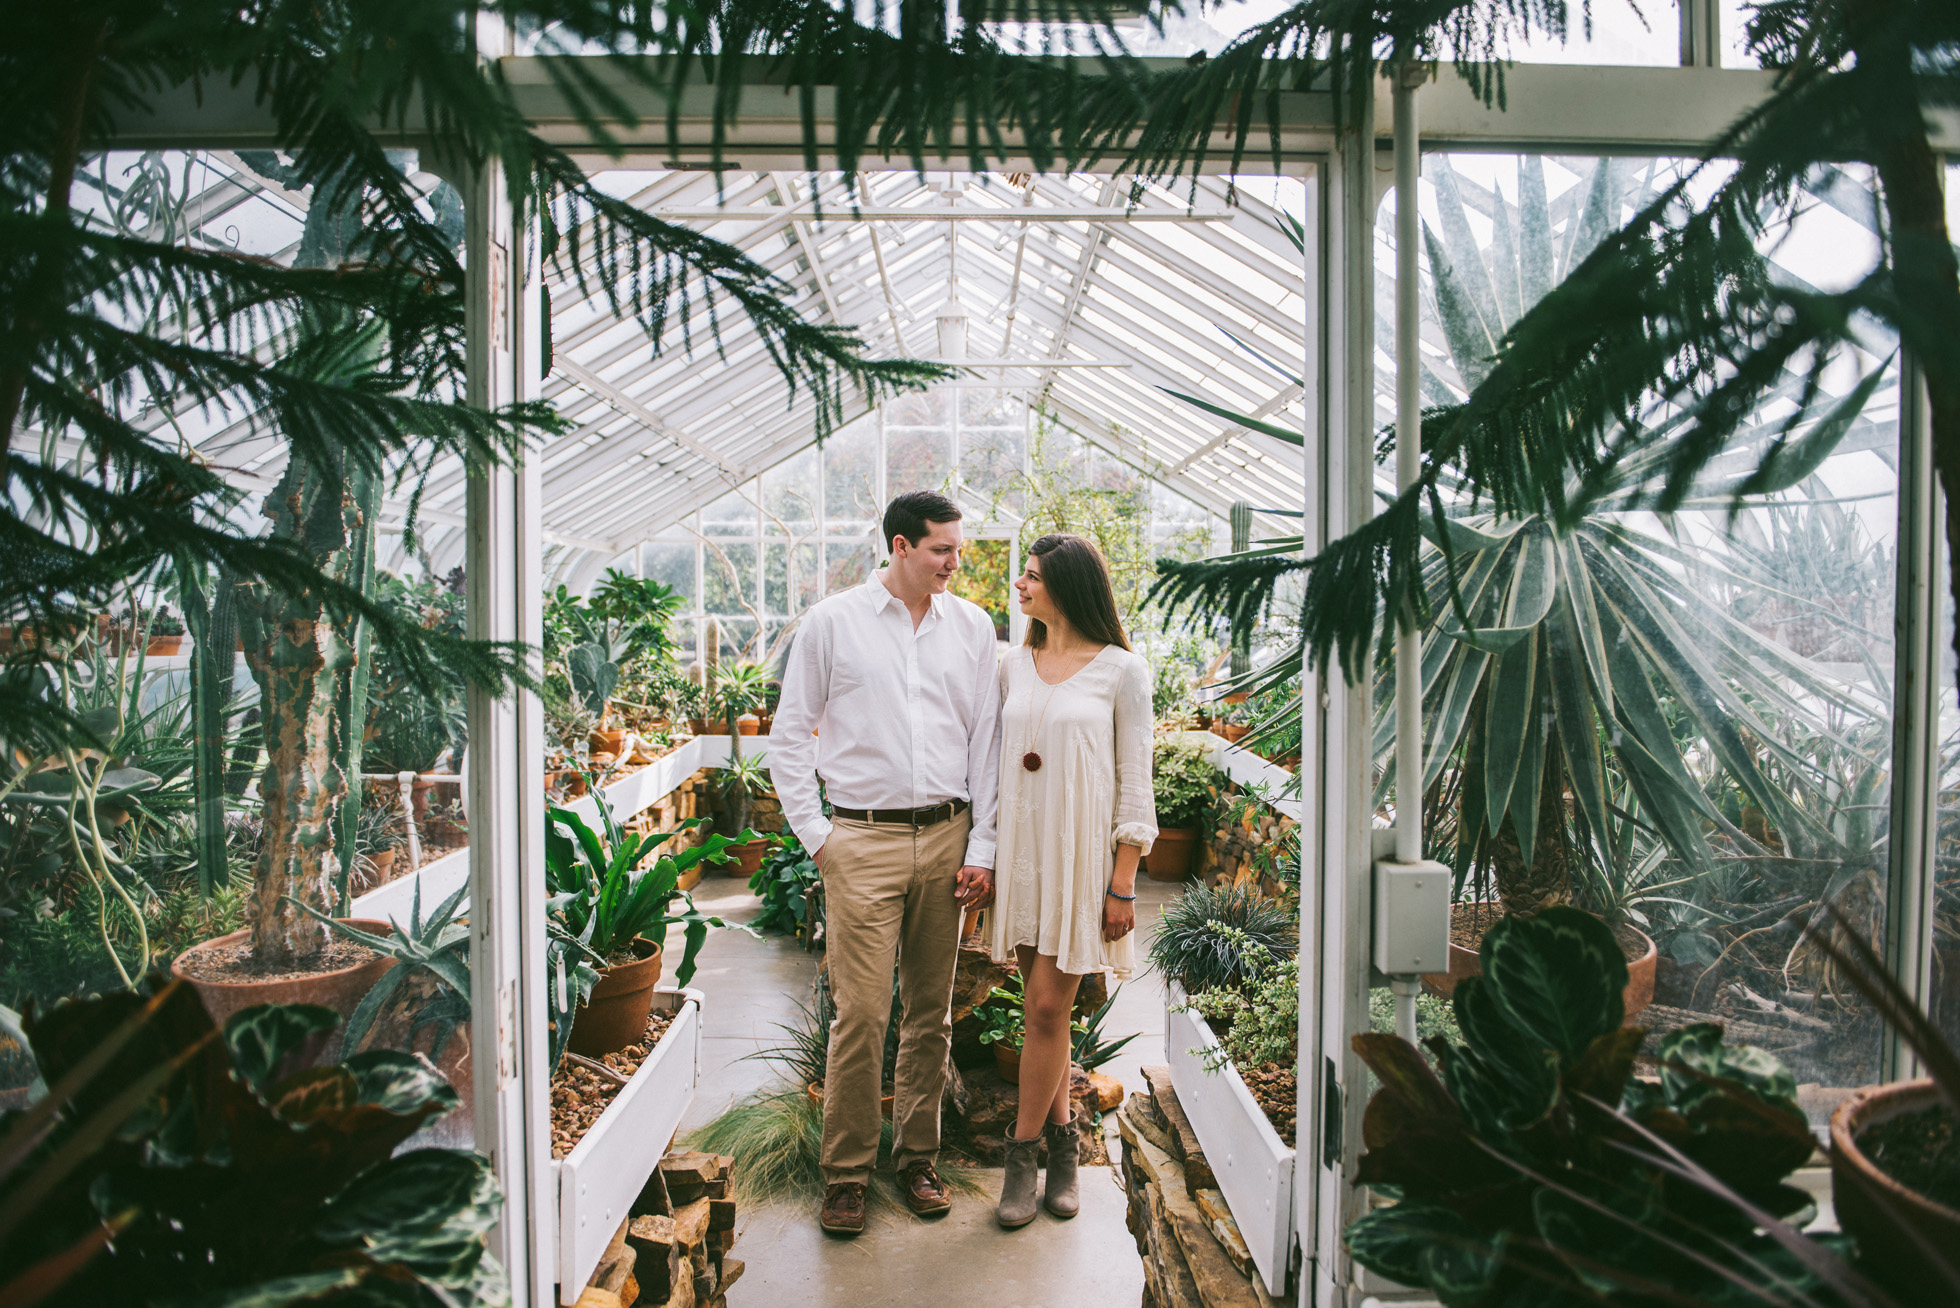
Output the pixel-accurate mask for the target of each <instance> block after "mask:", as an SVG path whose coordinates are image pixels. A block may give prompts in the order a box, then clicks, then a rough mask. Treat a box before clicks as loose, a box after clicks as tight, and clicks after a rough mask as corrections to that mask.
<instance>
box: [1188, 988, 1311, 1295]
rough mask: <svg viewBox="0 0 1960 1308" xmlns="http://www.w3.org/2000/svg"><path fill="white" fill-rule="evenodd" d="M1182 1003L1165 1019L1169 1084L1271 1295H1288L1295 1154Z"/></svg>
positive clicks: (1207, 1031) (1209, 1034) (1201, 1023)
mask: <svg viewBox="0 0 1960 1308" xmlns="http://www.w3.org/2000/svg"><path fill="white" fill-rule="evenodd" d="M1183 1001H1184V994H1183V992H1182V991H1180V990H1179V989H1178V988H1177V987H1176V986H1172V987H1171V988H1170V993H1169V998H1168V1000H1167V1001H1166V1008H1165V1012H1164V1052H1165V1054H1166V1055H1167V1057H1168V1059H1169V1062H1170V1066H1171V1085H1172V1086H1173V1087H1174V1088H1175V1089H1176V1090H1177V1102H1178V1105H1179V1106H1180V1107H1182V1108H1183V1109H1184V1115H1185V1117H1187V1118H1189V1119H1190V1122H1191V1129H1192V1130H1193V1131H1195V1132H1196V1133H1197V1136H1198V1144H1199V1146H1200V1147H1201V1148H1203V1150H1204V1151H1205V1161H1206V1162H1208V1163H1210V1164H1211V1170H1212V1174H1213V1175H1214V1176H1216V1177H1217V1178H1218V1188H1219V1190H1220V1192H1221V1193H1223V1194H1224V1196H1225V1205H1226V1207H1228V1208H1230V1209H1231V1210H1232V1220H1233V1221H1235V1222H1237V1223H1238V1224H1239V1233H1240V1234H1241V1235H1243V1236H1244V1237H1245V1243H1246V1248H1248V1249H1250V1250H1251V1251H1252V1261H1253V1264H1254V1266H1256V1267H1257V1268H1258V1269H1259V1275H1260V1278H1261V1279H1262V1280H1264V1281H1265V1283H1266V1288H1267V1289H1268V1290H1269V1291H1271V1292H1272V1293H1273V1294H1274V1295H1280V1294H1283V1293H1284V1292H1285V1290H1286V1274H1287V1270H1288V1267H1289V1265H1290V1264H1291V1261H1292V1257H1293V1243H1294V1236H1295V1229H1294V1220H1293V1147H1292V1146H1291V1145H1289V1144H1288V1143H1287V1142H1286V1141H1284V1140H1281V1139H1280V1138H1279V1132H1277V1131H1275V1130H1273V1124H1272V1123H1271V1122H1269V1121H1267V1120H1266V1114H1265V1111H1264V1110H1263V1109H1261V1108H1260V1107H1259V1103H1258V1101H1257V1100H1255V1099H1254V1098H1253V1097H1252V1091H1250V1090H1248V1089H1246V1085H1245V1080H1244V1078H1242V1077H1240V1076H1239V1073H1238V1069H1237V1068H1235V1067H1233V1066H1232V1065H1231V1063H1230V1062H1228V1061H1224V1059H1225V1053H1224V1050H1223V1049H1221V1048H1220V1047H1219V1044H1218V1037H1217V1036H1215V1035H1213V1034H1212V1032H1211V1027H1210V1026H1208V1025H1207V1024H1206V1022H1205V1020H1204V1019H1203V1018H1202V1017H1199V1016H1198V1015H1197V1014H1196V1013H1192V1012H1186V1011H1182V1010H1180V1009H1179V1008H1178V1007H1177V1005H1179V1004H1181V1003H1182V1002H1183ZM1207 1051H1216V1052H1215V1053H1213V1054H1212V1057H1213V1059H1214V1061H1219V1062H1221V1063H1222V1065H1221V1066H1220V1067H1219V1069H1218V1070H1217V1071H1215V1072H1213V1071H1208V1070H1207V1069H1206V1067H1205V1055H1206V1053H1207Z"/></svg>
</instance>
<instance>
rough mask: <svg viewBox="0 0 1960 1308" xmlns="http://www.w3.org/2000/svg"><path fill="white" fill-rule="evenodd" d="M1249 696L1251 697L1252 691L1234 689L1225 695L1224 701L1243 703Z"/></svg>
mask: <svg viewBox="0 0 1960 1308" xmlns="http://www.w3.org/2000/svg"><path fill="white" fill-rule="evenodd" d="M1251 698H1252V692H1251V691H1249V690H1235V691H1233V692H1232V693H1231V694H1229V695H1227V696H1226V697H1225V702H1226V703H1227V704H1243V703H1245V702H1246V701H1247V700H1249V699H1251Z"/></svg>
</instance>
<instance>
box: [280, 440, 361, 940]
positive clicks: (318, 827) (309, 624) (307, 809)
mask: <svg viewBox="0 0 1960 1308" xmlns="http://www.w3.org/2000/svg"><path fill="white" fill-rule="evenodd" d="M336 472H338V473H339V474H340V475H335V474H336ZM356 472H357V470H356V469H354V468H351V467H342V468H339V469H335V468H333V467H331V466H330V467H328V468H324V469H323V468H320V467H318V466H316V465H315V464H313V463H312V462H310V461H308V460H305V459H300V458H295V459H293V460H292V461H291V462H290V463H288V464H287V467H286V473H285V475H284V476H283V477H281V478H280V480H279V484H278V486H276V487H275V488H274V489H273V492H272V494H271V495H270V496H268V497H267V500H266V516H267V517H269V518H271V519H272V523H273V531H274V534H275V535H277V536H280V537H282V538H285V539H287V540H291V541H294V542H296V543H297V544H299V545H300V546H301V548H303V549H304V550H305V551H306V553H307V555H308V559H309V561H310V562H311V563H313V564H314V565H315V566H316V567H318V568H319V569H320V570H321V571H322V572H325V573H328V574H329V575H336V576H345V575H346V574H347V573H349V572H350V571H352V570H353V569H354V567H355V566H356V564H357V562H358V556H360V555H361V554H362V553H363V551H361V550H360V549H359V548H358V543H359V542H360V541H361V540H363V539H364V537H365V535H366V531H367V526H368V521H370V520H371V514H370V515H367V516H366V517H364V515H363V513H362V506H361V504H360V503H359V501H360V499H361V498H363V497H361V496H358V495H357V494H356V493H355V491H356V486H355V482H356ZM263 616H264V631H263V634H264V639H265V645H264V647H263V648H262V650H261V651H260V658H261V661H262V666H263V672H262V674H261V685H262V687H263V689H264V713H265V720H264V730H265V745H266V766H265V774H264V776H263V777H262V778H261V779H260V781H259V799H260V801H261V804H262V806H263V814H264V842H263V844H262V846H261V848H260V851H259V861H258V867H257V869H256V871H255V876H254V886H253V891H252V906H251V928H252V954H253V957H254V958H256V959H257V960H258V961H259V962H260V963H261V964H271V965H278V964H293V963H304V962H305V961H306V960H308V959H311V958H316V957H317V956H318V955H319V954H321V953H322V952H323V951H324V950H325V949H326V947H327V943H328V939H329V933H328V931H327V928H326V926H325V924H323V923H322V922H320V921H319V920H318V919H317V918H312V917H308V916H307V915H306V914H304V913H302V912H300V911H299V909H298V908H296V907H294V904H295V903H299V904H306V905H310V906H311V907H314V908H317V909H319V910H320V911H322V912H324V913H331V912H332V911H333V910H334V909H335V908H336V907H337V901H338V899H339V895H338V893H337V888H338V885H339V882H340V874H341V869H340V862H339V859H338V858H336V857H335V853H334V819H335V817H336V816H337V814H338V812H339V809H340V801H341V799H342V798H343V797H344V796H345V795H346V794H347V788H348V778H347V776H346V774H345V773H344V772H342V770H341V763H340V758H339V750H338V748H337V746H338V745H339V744H340V740H339V736H340V731H339V713H340V708H341V700H342V682H343V681H344V680H345V678H346V675H347V674H348V673H350V672H351V671H352V669H353V667H354V665H355V647H354V644H353V642H352V641H350V640H349V638H348V637H349V633H347V632H343V631H342V630H340V629H339V628H338V627H336V625H335V623H334V621H333V619H332V617H331V615H330V614H329V613H328V612H327V611H326V609H325V607H324V605H323V603H322V599H321V597H320V596H318V595H315V594H313V593H311V592H303V593H300V594H297V595H291V596H286V595H270V596H268V599H267V603H266V606H265V610H264V615H263ZM289 901H291V902H289Z"/></svg>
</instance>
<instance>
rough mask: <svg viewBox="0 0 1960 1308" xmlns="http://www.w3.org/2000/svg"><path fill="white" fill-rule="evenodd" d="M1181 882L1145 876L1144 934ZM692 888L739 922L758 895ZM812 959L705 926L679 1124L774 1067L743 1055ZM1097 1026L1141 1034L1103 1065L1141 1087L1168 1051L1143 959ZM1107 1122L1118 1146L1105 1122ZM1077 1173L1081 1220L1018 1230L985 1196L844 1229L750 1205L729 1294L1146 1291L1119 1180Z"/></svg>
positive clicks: (1085, 1298)
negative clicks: (684, 1108) (695, 1071)
mask: <svg viewBox="0 0 1960 1308" xmlns="http://www.w3.org/2000/svg"><path fill="white" fill-rule="evenodd" d="M1178 889H1179V887H1177V886H1174V885H1164V884H1160V883H1157V882H1151V881H1145V882H1143V883H1142V885H1141V887H1140V889H1139V892H1138V894H1139V897H1138V900H1137V910H1138V911H1137V925H1138V937H1139V943H1140V944H1142V943H1143V942H1147V941H1148V940H1149V938H1150V935H1151V933H1152V931H1153V930H1154V929H1155V926H1156V921H1157V914H1158V913H1159V911H1160V910H1161V908H1162V906H1163V904H1164V902H1165V901H1166V900H1167V899H1169V898H1170V897H1171V895H1172V894H1174V893H1175V892H1176V891H1177V890H1178ZM694 901H695V903H696V904H697V905H698V906H699V907H701V908H702V909H704V910H706V911H708V912H711V913H715V914H717V915H719V916H721V917H723V918H724V919H726V920H728V921H730V922H745V921H747V920H748V919H749V918H751V917H753V916H754V914H755V912H756V908H757V901H756V899H755V897H754V896H753V895H751V894H750V893H749V891H748V885H747V883H746V882H745V881H743V880H740V879H738V878H733V877H710V878H709V879H708V880H706V881H704V882H702V884H701V885H700V886H699V887H698V888H697V889H696V891H695V895H694ZM816 966H817V963H816V956H815V955H813V954H807V953H805V952H804V951H803V950H802V949H801V948H799V947H798V946H797V945H796V944H795V943H794V942H792V941H790V940H788V939H786V938H783V937H770V938H767V939H764V940H756V939H753V938H751V937H749V936H747V935H746V934H743V933H741V932H733V931H730V932H716V933H714V934H712V935H710V936H709V938H708V943H707V945H706V946H705V947H704V948H703V949H702V951H701V961H700V967H699V969H698V970H697V971H696V973H695V976H694V980H693V982H692V983H691V984H692V985H693V986H694V988H696V989H698V990H701V991H702V992H703V993H704V994H705V995H706V996H707V1003H706V1007H705V1010H704V1012H703V1015H702V1016H703V1053H702V1067H701V1084H700V1087H699V1089H697V1090H696V1092H695V1097H694V1105H693V1107H692V1108H691V1109H690V1110H689V1112H688V1115H687V1117H686V1118H685V1119H684V1120H683V1122H682V1124H681V1134H682V1135H683V1136H685V1135H686V1134H687V1133H688V1132H690V1131H693V1130H694V1129H696V1128H697V1127H700V1126H701V1125H703V1124H705V1123H706V1122H708V1121H709V1120H711V1119H712V1118H714V1117H715V1116H716V1115H717V1114H719V1113H720V1112H721V1111H722V1110H723V1109H725V1108H727V1107H728V1106H729V1105H730V1104H732V1103H734V1102H736V1101H737V1100H739V1099H741V1098H743V1097H744V1096H746V1095H748V1094H749V1093H751V1092H752V1091H754V1090H757V1089H760V1088H761V1087H763V1086H766V1085H771V1084H774V1083H775V1082H776V1081H777V1080H778V1079H779V1078H778V1072H777V1070H776V1068H775V1067H774V1066H772V1065H770V1064H768V1063H765V1062H762V1061H761V1060H755V1059H752V1060H748V1061H743V1059H744V1056H745V1055H747V1054H751V1053H753V1052H755V1051H756V1050H757V1049H762V1048H767V1047H769V1046H771V1045H774V1044H777V1043H780V1040H781V1035H782V1033H781V1032H779V1031H777V1030H776V1029H775V1027H776V1025H777V1024H778V1023H794V1022H795V1021H796V1020H797V1019H798V1017H799V1016H800V1015H799V1013H798V1012H797V1004H798V1003H799V1002H808V999H809V995H810V983H811V981H812V980H813V978H814V977H815V975H816ZM1103 1030H1104V1033H1105V1034H1106V1035H1107V1036H1109V1037H1111V1038H1112V1039H1114V1038H1120V1037H1122V1036H1125V1035H1128V1034H1129V1033H1130V1032H1132V1031H1135V1032H1139V1033H1140V1034H1139V1035H1138V1037H1137V1039H1135V1040H1133V1041H1132V1042H1131V1043H1130V1044H1129V1045H1128V1046H1127V1047H1125V1048H1124V1050H1123V1052H1122V1053H1121V1054H1119V1055H1118V1056H1117V1057H1116V1058H1115V1059H1114V1060H1113V1061H1111V1062H1110V1063H1108V1064H1106V1065H1105V1066H1104V1067H1103V1069H1102V1070H1103V1071H1105V1072H1107V1073H1109V1074H1110V1075H1113V1076H1116V1077H1118V1078H1119V1079H1121V1080H1122V1082H1123V1083H1124V1085H1125V1086H1126V1087H1128V1088H1129V1089H1131V1090H1135V1089H1138V1088H1141V1086H1142V1084H1143V1078H1142V1076H1141V1075H1140V1074H1139V1072H1138V1069H1139V1068H1140V1067H1142V1066H1143V1065H1144V1064H1146V1063H1161V1062H1163V1061H1164V1036H1163V1031H1164V991H1163V984H1162V982H1161V981H1160V980H1159V979H1158V978H1157V976H1156V975H1155V974H1154V973H1146V972H1140V973H1139V974H1138V975H1136V976H1135V977H1132V978H1131V979H1130V980H1129V981H1128V982H1125V983H1124V985H1123V990H1122V994H1121V995H1120V996H1119V998H1118V999H1117V1003H1116V1007H1115V1009H1114V1010H1113V1011H1112V1012H1111V1014H1110V1017H1109V1020H1108V1021H1107V1022H1106V1023H1105V1024H1104V1027H1103ZM1107 1129H1108V1131H1109V1135H1110V1143H1111V1147H1112V1151H1113V1150H1114V1146H1115V1127H1114V1125H1113V1123H1112V1124H1111V1125H1110V1126H1109V1127H1108V1128H1107ZM999 1175H1000V1173H999V1171H998V1170H994V1171H992V1172H990V1173H987V1174H986V1176H987V1177H988V1183H989V1188H990V1189H997V1188H998V1182H997V1178H998V1177H999ZM1082 1183H1083V1184H1082V1190H1083V1194H1082V1212H1081V1214H1080V1215H1079V1216H1077V1217H1076V1218H1075V1220H1073V1221H1069V1222H1061V1221H1056V1220H1054V1219H1052V1218H1050V1217H1048V1216H1047V1215H1046V1214H1044V1215H1043V1216H1041V1217H1040V1218H1037V1219H1036V1220H1035V1222H1034V1223H1032V1224H1031V1225H1029V1226H1027V1227H1024V1228H1023V1229H1021V1230H1019V1231H1015V1232H1004V1231H1001V1230H1000V1229H999V1228H998V1227H996V1226H995V1225H994V1220H993V1203H992V1200H991V1199H990V1198H976V1197H969V1196H964V1195H963V1196H959V1197H957V1198H956V1199H955V1201H954V1209H953V1212H952V1213H951V1214H950V1215H949V1216H947V1217H946V1218H944V1219H942V1220H940V1221H937V1222H931V1223H926V1222H919V1221H915V1220H913V1219H911V1218H910V1217H897V1218H891V1219H888V1220H885V1221H879V1220H877V1219H875V1218H874V1219H873V1221H872V1223H871V1225H870V1227H869V1228H868V1229H867V1230H866V1231H865V1233H864V1234H863V1235H862V1236H860V1237H859V1238H857V1239H856V1240H849V1241H840V1240H832V1239H828V1238H826V1237H825V1236H824V1235H823V1234H822V1232H820V1231H819V1230H818V1229H817V1226H816V1220H815V1218H816V1215H815V1213H814V1212H805V1211H803V1210H802V1207H803V1206H802V1205H798V1206H796V1207H795V1208H791V1207H790V1206H788V1205H776V1206H771V1207H767V1208H763V1209H760V1210H752V1211H746V1212H744V1213H742V1214H741V1219H740V1220H741V1238H740V1241H739V1242H738V1244H737V1245H736V1248H735V1253H734V1255H733V1256H735V1257H737V1258H740V1259H742V1260H743V1262H745V1263H746V1264H747V1268H748V1270H747V1272H746V1273H745V1274H744V1276H743V1278H742V1280H741V1281H740V1282H739V1283H738V1284H737V1285H736V1286H735V1287H734V1289H733V1290H732V1291H731V1292H730V1298H731V1299H732V1300H733V1301H734V1303H735V1304H736V1305H737V1306H738V1308H739V1306H740V1305H744V1304H759V1305H777V1304H792V1303H793V1304H799V1305H804V1304H807V1305H810V1306H811V1308H830V1306H832V1305H834V1306H835V1308H858V1306H859V1305H882V1304H892V1305H901V1304H903V1305H910V1304H917V1303H919V1302H921V1301H925V1302H954V1303H971V1304H983V1305H986V1306H987V1308H1135V1305H1136V1304H1137V1303H1138V1301H1139V1300H1140V1299H1141V1297H1142V1293H1143V1267H1142V1264H1141V1263H1140V1262H1139V1261H1138V1259H1137V1253H1136V1245H1135V1244H1134V1243H1133V1242H1132V1240H1131V1238H1130V1233H1129V1231H1128V1230H1126V1229H1125V1228H1124V1225H1123V1195H1122V1191H1121V1189H1120V1188H1119V1186H1118V1184H1117V1181H1116V1178H1115V1176H1114V1174H1113V1173H1112V1172H1111V1171H1110V1169H1108V1168H1089V1169H1085V1170H1084V1172H1083V1175H1082Z"/></svg>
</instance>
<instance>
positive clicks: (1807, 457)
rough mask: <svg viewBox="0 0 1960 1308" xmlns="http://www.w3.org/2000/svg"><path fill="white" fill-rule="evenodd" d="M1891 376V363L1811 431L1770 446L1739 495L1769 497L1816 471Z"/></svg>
mask: <svg viewBox="0 0 1960 1308" xmlns="http://www.w3.org/2000/svg"><path fill="white" fill-rule="evenodd" d="M1890 375H1891V363H1890V361H1889V360H1888V361H1887V362H1886V363H1885V364H1882V365H1880V366H1879V367H1877V368H1875V369H1873V370H1872V371H1871V372H1870V373H1869V374H1868V375H1867V376H1866V377H1865V379H1864V380H1863V381H1861V382H1859V383H1858V384H1857V385H1856V386H1854V387H1852V388H1851V390H1850V391H1849V393H1847V394H1846V395H1845V397H1844V398H1843V399H1842V400H1839V401H1838V402H1837V404H1836V405H1834V406H1833V407H1832V409H1831V411H1830V412H1829V413H1826V414H1825V415H1824V416H1823V417H1822V418H1820V419H1819V420H1818V421H1817V423H1816V424H1815V425H1814V426H1812V427H1811V429H1810V430H1809V431H1807V432H1805V433H1804V434H1803V435H1801V436H1798V437H1796V438H1794V439H1792V440H1790V441H1787V442H1785V441H1778V442H1777V443H1776V444H1775V445H1773V446H1771V447H1770V448H1769V450H1768V451H1767V452H1765V454H1764V455H1763V461H1762V462H1761V463H1760V464H1758V465H1757V467H1756V470H1755V471H1754V472H1752V473H1750V474H1749V475H1748V476H1747V477H1744V478H1743V479H1742V481H1741V482H1740V483H1739V484H1738V485H1737V486H1736V488H1735V494H1736V496H1737V497H1741V496H1744V495H1766V494H1771V493H1774V492H1776V491H1782V490H1788V489H1789V488H1790V487H1792V486H1794V485H1796V484H1797V483H1798V482H1800V481H1802V480H1803V479H1804V478H1805V477H1808V476H1809V475H1810V474H1811V473H1813V472H1816V471H1817V469H1818V467H1819V466H1820V465H1821V464H1822V463H1823V462H1824V460H1825V459H1827V458H1829V457H1830V454H1831V451H1833V450H1835V449H1836V448H1837V447H1838V446H1839V445H1840V444H1842V443H1843V441H1844V438H1845V435H1846V433H1848V432H1849V431H1850V430H1851V425H1852V424H1853V423H1855V422H1857V421H1858V419H1859V418H1860V417H1862V416H1864V412H1865V406H1866V405H1867V404H1869V403H1870V402H1871V398H1872V394H1873V392H1875V391H1876V390H1877V389H1878V387H1879V384H1880V383H1881V382H1884V381H1885V380H1887V378H1888V377H1889V376H1890Z"/></svg>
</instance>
